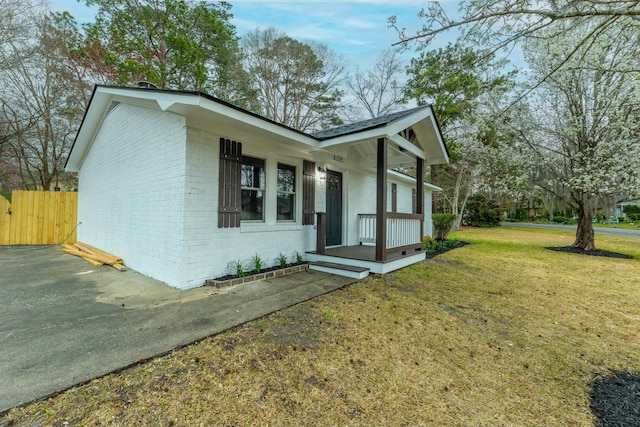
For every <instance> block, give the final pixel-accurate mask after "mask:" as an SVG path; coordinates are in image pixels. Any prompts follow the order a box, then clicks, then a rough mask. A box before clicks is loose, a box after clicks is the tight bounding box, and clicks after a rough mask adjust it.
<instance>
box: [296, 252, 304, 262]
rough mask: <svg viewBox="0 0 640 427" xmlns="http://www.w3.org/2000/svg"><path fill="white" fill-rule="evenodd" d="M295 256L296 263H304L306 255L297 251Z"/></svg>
mask: <svg viewBox="0 0 640 427" xmlns="http://www.w3.org/2000/svg"><path fill="white" fill-rule="evenodd" d="M295 258H296V264H304V256H303V255H302V254H301V253H300V252H298V251H296V253H295Z"/></svg>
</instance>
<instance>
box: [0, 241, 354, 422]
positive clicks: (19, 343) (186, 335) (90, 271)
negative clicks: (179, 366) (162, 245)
mask: <svg viewBox="0 0 640 427" xmlns="http://www.w3.org/2000/svg"><path fill="white" fill-rule="evenodd" d="M124 261H125V263H126V260H124ZM353 281H354V280H353V279H348V278H344V277H339V276H333V275H329V274H325V273H320V272H311V271H310V272H307V273H297V274H293V275H290V276H284V277H278V278H275V279H268V280H264V281H257V282H253V283H248V284H244V285H240V286H236V287H231V288H226V289H223V290H218V289H215V288H207V287H202V288H197V289H192V290H188V291H180V290H177V289H173V288H171V287H169V286H166V285H164V284H162V283H160V282H157V281H155V280H152V279H149V278H147V277H145V276H142V275H141V274H138V273H136V272H134V271H125V272H120V271H117V270H115V269H113V268H111V267H107V266H105V267H93V266H91V265H90V264H88V263H86V262H85V261H83V260H82V259H80V258H77V257H75V256H72V255H68V254H65V253H63V252H61V251H60V248H59V247H56V246H50V247H40V248H34V247H23V248H16V247H0V413H2V412H4V411H6V410H7V409H10V408H12V407H14V406H18V405H20V404H23V403H26V402H30V401H33V400H36V399H39V398H42V397H45V396H48V395H50V394H52V393H55V392H57V391H60V390H64V389H67V388H69V387H72V386H74V385H76V384H78V383H81V382H85V381H88V380H90V379H92V378H95V377H98V376H100V375H104V374H106V373H109V372H112V371H114V370H117V369H120V368H123V367H126V366H129V365H131V364H133V363H136V362H137V361H139V360H140V359H147V358H150V357H152V356H155V355H158V354H162V353H165V352H167V351H170V350H172V349H174V348H177V347H180V346H184V345H186V344H189V343H192V342H194V341H197V340H199V339H202V338H204V337H206V336H209V335H212V334H216V333H219V332H222V331H224V330H226V329H229V328H231V327H234V326H237V325H240V324H242V323H245V322H248V321H251V320H253V319H256V318H258V317H261V316H263V315H265V314H268V313H271V312H274V311H277V310H280V309H282V308H285V307H288V306H291V305H294V304H296V303H298V302H301V301H306V300H308V299H310V298H313V297H316V296H318V295H321V294H324V293H327V292H331V291H333V290H335V289H339V288H341V287H343V286H345V285H346V284H348V283H351V282H353Z"/></svg>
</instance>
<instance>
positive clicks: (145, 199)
mask: <svg viewBox="0 0 640 427" xmlns="http://www.w3.org/2000/svg"><path fill="white" fill-rule="evenodd" d="M220 133H222V135H221V134H219V133H217V132H216V131H214V130H213V129H209V130H203V129H198V128H195V127H187V126H186V123H185V119H184V118H182V117H180V116H176V115H173V114H170V113H163V112H159V111H154V110H149V109H144V108H140V107H135V106H128V105H125V104H121V105H119V106H118V107H117V108H115V109H114V110H112V111H111V112H110V113H109V114H108V116H107V117H106V118H105V120H104V123H103V125H102V127H101V129H100V131H99V133H98V135H97V137H96V140H95V142H94V145H93V147H92V149H91V150H90V152H89V155H88V156H87V158H86V159H85V161H84V163H83V165H82V168H81V170H80V173H79V181H80V183H79V220H80V221H81V222H82V225H81V226H80V227H79V229H78V239H79V240H80V241H84V242H86V243H88V244H91V245H94V246H96V247H98V248H101V249H103V250H106V251H108V252H112V253H114V254H116V255H118V256H121V257H122V258H123V259H124V261H125V263H126V264H127V265H128V266H129V267H131V268H132V269H134V270H137V271H139V272H141V273H143V274H146V275H149V276H151V277H154V278H156V279H158V280H161V281H163V282H165V283H167V284H169V285H171V286H174V287H177V288H181V289H187V288H192V287H197V286H201V285H202V284H203V282H204V281H205V280H206V279H210V278H215V277H219V276H223V275H226V274H229V273H231V271H230V269H229V265H230V263H231V262H233V261H237V260H240V261H248V260H249V259H250V258H251V257H252V256H253V255H254V254H258V255H259V256H260V257H261V258H262V259H263V261H264V264H265V265H264V266H265V267H269V266H272V265H275V264H276V258H277V257H278V255H279V254H280V253H281V252H282V253H284V254H285V255H286V256H287V257H289V258H290V259H293V256H294V253H295V252H296V251H298V252H300V253H302V254H304V253H305V252H306V251H309V250H314V249H315V244H316V229H315V227H314V226H302V225H301V204H302V161H303V158H308V159H311V160H313V159H312V157H311V156H308V155H307V156H305V155H304V154H302V155H298V156H295V157H292V156H291V155H289V154H287V152H286V151H282V150H274V149H273V146H272V144H271V143H270V142H269V141H265V140H260V139H253V140H251V141H246V140H245V141H241V142H243V152H244V153H245V154H247V155H251V156H255V157H259V158H262V159H265V160H266V168H267V189H266V190H267V193H266V194H267V196H266V199H267V203H266V205H265V211H266V212H271V211H273V213H272V214H269V213H268V214H267V216H266V220H265V222H264V223H260V224H247V223H243V224H242V226H241V227H240V228H218V225H217V218H218V184H219V183H218V180H219V177H218V162H219V139H220V137H221V136H224V137H225V138H232V139H234V138H235V135H234V131H233V130H228V129H227V130H222V131H221V132H220ZM278 162H283V163H286V164H292V165H295V166H296V168H297V169H296V172H297V204H298V205H297V209H296V222H295V223H278V222H277V221H276V218H275V191H276V178H275V177H276V171H277V163H278ZM342 172H343V183H344V184H343V185H344V191H345V195H344V198H345V202H346V203H344V209H345V223H344V233H345V235H346V236H347V239H346V241H345V242H344V244H349V245H352V244H356V243H357V214H358V213H375V195H376V179H375V177H374V176H369V175H364V174H361V173H357V172H353V171H342ZM325 184H326V181H318V182H316V206H315V208H316V211H317V212H324V211H325V210H326V200H325V194H326V193H325V190H326V189H325ZM411 197H412V196H411V186H409V185H407V184H401V183H399V184H398V210H399V211H400V212H411V203H412V202H411ZM428 197H430V196H429V194H428V193H427V192H425V212H426V213H427V216H428V217H429V218H428V221H427V222H425V231H427V230H430V227H431V220H430V212H431V207H430V199H429V200H428V202H429V203H428V206H427V203H426V202H427V200H426V199H427V198H428ZM427 207H428V209H427ZM252 268H253V267H252V266H251V265H247V269H252Z"/></svg>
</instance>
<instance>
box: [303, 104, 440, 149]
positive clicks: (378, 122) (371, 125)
mask: <svg viewBox="0 0 640 427" xmlns="http://www.w3.org/2000/svg"><path fill="white" fill-rule="evenodd" d="M424 108H429V106H428V105H427V106H423V107H416V108H412V109H410V110H404V111H398V112H397V113H391V114H387V115H386V116H380V117H376V118H375V119H369V120H363V121H361V122H355V123H351V124H348V125H343V126H338V127H335V128H331V129H327V130H321V131H320V132H315V133H312V134H311V136H312V137H314V138H316V139H318V140H320V141H324V140H326V139H330V138H336V137H338V136H344V135H351V134H354V133H357V132H362V131H365V130H370V129H376V128H379V127H383V126H386V125H388V124H389V123H391V122H393V121H395V120H399V119H402V118H404V117H406V116H408V115H410V114H413V113H415V112H416V111H420V110H422V109H424Z"/></svg>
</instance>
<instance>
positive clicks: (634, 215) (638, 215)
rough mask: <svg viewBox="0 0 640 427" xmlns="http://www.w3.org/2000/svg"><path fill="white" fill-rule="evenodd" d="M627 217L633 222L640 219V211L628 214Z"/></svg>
mask: <svg viewBox="0 0 640 427" xmlns="http://www.w3.org/2000/svg"><path fill="white" fill-rule="evenodd" d="M627 219H628V220H629V221H633V222H636V221H640V213H632V214H627Z"/></svg>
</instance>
